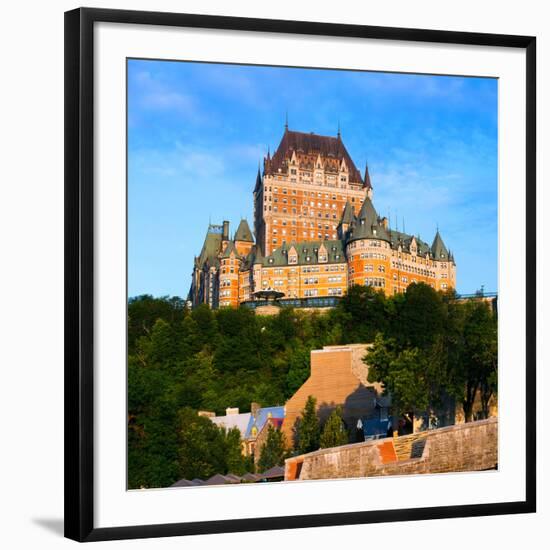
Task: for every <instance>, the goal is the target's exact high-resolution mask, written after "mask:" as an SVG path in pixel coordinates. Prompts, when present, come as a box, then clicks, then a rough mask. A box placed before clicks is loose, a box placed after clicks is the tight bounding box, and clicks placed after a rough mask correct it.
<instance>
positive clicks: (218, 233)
mask: <svg viewBox="0 0 550 550" xmlns="http://www.w3.org/2000/svg"><path fill="white" fill-rule="evenodd" d="M221 242H222V227H221V226H219V225H209V226H208V231H207V232H206V237H205V238H204V243H203V245H202V250H201V253H200V254H199V257H198V258H197V261H196V263H197V267H199V268H202V267H204V265H205V264H208V265H210V266H218V265H219V261H218V253H219V251H220V247H221Z"/></svg>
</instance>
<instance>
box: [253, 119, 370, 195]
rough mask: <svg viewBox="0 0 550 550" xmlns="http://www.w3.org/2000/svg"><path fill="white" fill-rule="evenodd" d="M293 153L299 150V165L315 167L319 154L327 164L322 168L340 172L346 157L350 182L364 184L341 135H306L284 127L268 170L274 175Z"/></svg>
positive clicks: (284, 166)
mask: <svg viewBox="0 0 550 550" xmlns="http://www.w3.org/2000/svg"><path fill="white" fill-rule="evenodd" d="M293 152H295V153H296V157H297V158H298V161H299V163H300V167H302V168H306V169H308V168H309V169H313V167H314V166H315V161H316V160H317V156H318V155H320V156H321V158H322V160H323V163H324V164H323V168H324V169H325V170H326V171H328V172H338V170H339V168H340V163H341V162H342V159H344V160H345V162H346V166H347V167H348V170H349V181H350V182H352V183H361V184H363V183H364V182H363V179H362V178H361V173H360V172H359V170H357V167H356V166H355V163H354V162H353V160H352V159H351V157H350V155H349V153H348V151H347V149H346V146H345V145H344V143H343V142H342V139H341V137H340V135H338V136H337V137H332V136H320V135H317V134H314V133H313V132H312V133H309V134H307V133H304V132H295V131H294V130H285V133H284V134H283V138H282V139H281V143H280V144H279V147H278V148H277V150H276V151H275V153H274V155H273V157H270V156H269V155H268V156H267V158H266V159H265V162H264V171H265V173H267V174H273V173H275V172H277V171H278V169H279V168H281V169H286V167H287V164H288V161H289V160H290V158H291V157H292V153H293ZM369 184H370V181H369Z"/></svg>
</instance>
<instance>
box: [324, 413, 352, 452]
mask: <svg viewBox="0 0 550 550" xmlns="http://www.w3.org/2000/svg"><path fill="white" fill-rule="evenodd" d="M346 443H348V432H347V430H346V427H345V425H344V421H343V419H342V407H340V406H338V407H336V408H335V409H334V410H333V411H332V412H331V413H330V416H329V417H328V418H327V421H326V422H325V425H324V426H323V431H322V433H321V439H320V445H321V449H326V448H328V447H339V446H340V445H345V444H346Z"/></svg>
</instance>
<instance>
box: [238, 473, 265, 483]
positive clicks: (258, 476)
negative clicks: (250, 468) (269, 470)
mask: <svg viewBox="0 0 550 550" xmlns="http://www.w3.org/2000/svg"><path fill="white" fill-rule="evenodd" d="M241 479H242V480H243V481H249V482H252V483H254V482H256V481H259V480H260V479H262V475H261V474H251V473H250V472H247V473H246V474H244V475H243V476H242V478H241Z"/></svg>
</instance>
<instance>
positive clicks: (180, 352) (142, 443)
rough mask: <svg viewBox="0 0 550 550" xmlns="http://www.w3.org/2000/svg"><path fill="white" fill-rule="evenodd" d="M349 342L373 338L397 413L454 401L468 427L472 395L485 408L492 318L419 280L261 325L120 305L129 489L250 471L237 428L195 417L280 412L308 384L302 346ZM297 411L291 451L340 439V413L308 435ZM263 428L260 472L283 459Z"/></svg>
mask: <svg viewBox="0 0 550 550" xmlns="http://www.w3.org/2000/svg"><path fill="white" fill-rule="evenodd" d="M356 342H374V348H373V351H372V352H371V353H370V355H369V360H368V361H369V364H373V368H372V369H371V376H372V377H375V378H376V379H377V380H380V381H382V382H383V384H384V385H385V387H386V388H387V389H388V391H391V392H392V396H393V397H394V399H395V403H396V406H397V408H398V409H399V410H400V411H405V410H407V411H408V410H412V409H419V408H421V407H422V406H426V407H429V406H432V405H433V406H435V404H437V403H438V400H440V399H441V396H442V395H447V394H449V395H452V396H453V397H455V398H456V399H459V400H460V401H463V403H464V409H465V411H466V416H467V417H468V419H471V406H472V404H473V398H474V397H475V395H476V392H478V391H479V392H481V395H482V400H483V403H485V406H488V401H489V398H490V396H491V395H492V394H493V393H494V392H495V391H496V320H495V318H494V316H493V315H492V314H491V312H490V310H489V309H488V308H487V306H486V305H485V304H484V303H480V302H472V303H470V304H460V303H457V302H455V301H453V300H452V296H451V295H450V294H449V295H442V294H440V293H436V292H435V291H433V290H432V289H431V288H430V287H428V286H426V285H423V284H419V285H410V286H409V288H408V290H407V292H406V293H404V294H400V295H397V296H395V297H392V298H386V297H385V296H384V295H383V294H382V293H381V292H376V291H374V290H373V289H371V288H369V287H352V288H351V289H350V292H349V293H348V295H347V296H346V297H345V298H343V299H342V301H341V303H340V305H339V307H337V308H335V309H332V310H330V311H327V312H325V313H319V312H313V313H312V312H303V311H300V310H293V309H282V310H281V313H280V314H279V315H277V316H272V317H261V316H256V315H255V314H254V313H253V312H252V311H251V310H249V309H247V308H239V309H221V310H215V311H212V310H210V309H209V308H208V307H207V306H200V307H198V308H196V309H194V310H192V311H189V310H188V309H187V308H186V307H185V303H184V301H183V300H181V299H179V298H168V297H165V298H153V297H151V296H139V297H136V298H133V299H131V300H130V301H129V304H128V477H129V480H128V481H129V486H130V487H132V488H137V487H162V486H167V485H170V484H172V483H173V482H175V481H176V480H177V479H180V478H184V477H185V478H188V479H193V478H195V477H200V478H202V479H204V478H207V477H210V476H211V475H212V474H214V473H222V474H223V473H228V472H232V473H236V474H239V473H243V472H245V471H253V468H254V466H253V463H252V461H251V460H250V459H245V458H244V457H243V456H242V454H241V452H240V441H239V434H238V432H236V431H233V432H231V431H230V432H227V433H226V432H225V431H224V430H221V429H219V428H217V427H216V426H215V425H214V424H212V423H211V422H210V421H209V420H208V419H207V418H203V417H199V416H198V415H197V411H199V410H207V411H212V412H215V413H216V414H224V413H225V409H226V408H227V407H239V409H240V411H241V412H248V411H249V410H250V404H251V403H252V402H258V403H260V404H261V405H262V406H273V405H283V404H284V403H285V402H286V400H287V399H288V398H289V397H290V396H292V395H293V393H294V392H295V391H296V390H297V389H298V388H299V387H300V386H301V384H302V383H303V382H304V381H305V380H306V378H307V377H308V376H309V368H310V365H309V357H310V355H309V354H310V351H311V350H312V349H318V348H320V347H322V346H325V345H330V344H345V343H356ZM411 407H412V409H411ZM426 407H424V408H426ZM309 408H311V404H309ZM308 410H309V409H308V408H307V407H306V410H305V411H304V415H303V416H302V419H301V420H300V422H301V423H302V424H304V422H305V425H306V426H307V427H308V430H310V432H311V433H309V434H308V435H307V436H306V435H304V434H302V435H300V434H298V436H297V437H295V441H294V442H293V443H294V445H295V448H296V451H297V452H298V451H299V452H302V451H304V452H307V450H315V448H319V447H320V446H321V445H322V446H330V444H332V443H334V442H336V443H339V442H345V441H344V437H343V436H342V429H341V426H340V419H339V417H338V414H339V412H335V413H334V415H333V416H331V418H330V419H329V420H330V422H328V421H327V424H328V425H329V428H330V430H328V431H327V430H325V428H324V427H320V426H318V425H317V427H315V422H317V419H316V418H315V419H312V418H309V417H310V416H311V415H310V413H309V412H308ZM313 416H315V415H313ZM297 429H299V428H297ZM325 431H326V432H327V433H326V435H325V437H324V439H323V438H322V435H323V434H324V432H325ZM273 432H274V433H273V434H271V433H270V434H268V444H269V448H268V449H267V448H266V452H265V453H264V457H263V461H262V466H265V465H268V464H271V465H275V463H280V462H281V461H282V460H283V458H284V453H283V452H282V451H281V448H284V445H282V444H281V441H279V440H278V439H277V438H278V436H277V435H276V434H277V433H278V432H276V431H275V430H273ZM268 444H266V447H268Z"/></svg>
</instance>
